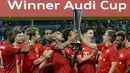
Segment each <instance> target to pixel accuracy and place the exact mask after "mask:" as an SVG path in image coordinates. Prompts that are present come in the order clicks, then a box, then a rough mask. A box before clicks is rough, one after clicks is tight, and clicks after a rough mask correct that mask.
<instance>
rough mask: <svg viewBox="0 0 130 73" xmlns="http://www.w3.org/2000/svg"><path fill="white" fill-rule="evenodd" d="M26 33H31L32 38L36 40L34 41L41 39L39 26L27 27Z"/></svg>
mask: <svg viewBox="0 0 130 73" xmlns="http://www.w3.org/2000/svg"><path fill="white" fill-rule="evenodd" d="M25 33H26V34H27V35H29V37H30V40H34V41H36V42H37V41H39V39H40V34H39V29H38V28H35V27H30V28H27V29H26V30H25Z"/></svg>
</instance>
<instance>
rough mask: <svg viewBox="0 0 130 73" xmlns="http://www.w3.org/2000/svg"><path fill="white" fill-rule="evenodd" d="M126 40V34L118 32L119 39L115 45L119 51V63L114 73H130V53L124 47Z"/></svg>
mask: <svg viewBox="0 0 130 73" xmlns="http://www.w3.org/2000/svg"><path fill="white" fill-rule="evenodd" d="M125 38H126V34H125V32H123V31H118V32H117V37H116V40H115V42H114V44H115V45H116V48H117V50H118V63H117V66H116V70H115V72H114V73H130V52H128V50H127V49H125V48H124V47H123V44H124V41H125Z"/></svg>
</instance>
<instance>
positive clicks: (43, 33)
mask: <svg viewBox="0 0 130 73" xmlns="http://www.w3.org/2000/svg"><path fill="white" fill-rule="evenodd" d="M46 30H51V31H52V33H53V30H52V29H50V28H46V29H45V30H44V31H43V32H42V35H45V31H46Z"/></svg>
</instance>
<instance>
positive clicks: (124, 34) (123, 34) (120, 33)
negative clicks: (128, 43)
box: [116, 31, 127, 40]
mask: <svg viewBox="0 0 130 73" xmlns="http://www.w3.org/2000/svg"><path fill="white" fill-rule="evenodd" d="M116 36H121V37H122V38H123V40H125V38H126V37H127V34H126V33H125V32H124V31H118V32H117V33H116Z"/></svg>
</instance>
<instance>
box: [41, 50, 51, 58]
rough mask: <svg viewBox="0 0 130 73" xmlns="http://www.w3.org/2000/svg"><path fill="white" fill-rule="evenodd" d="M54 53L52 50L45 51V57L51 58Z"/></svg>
mask: <svg viewBox="0 0 130 73" xmlns="http://www.w3.org/2000/svg"><path fill="white" fill-rule="evenodd" d="M52 52H53V51H52V50H45V51H44V52H43V56H45V57H49V56H51V54H52Z"/></svg>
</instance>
